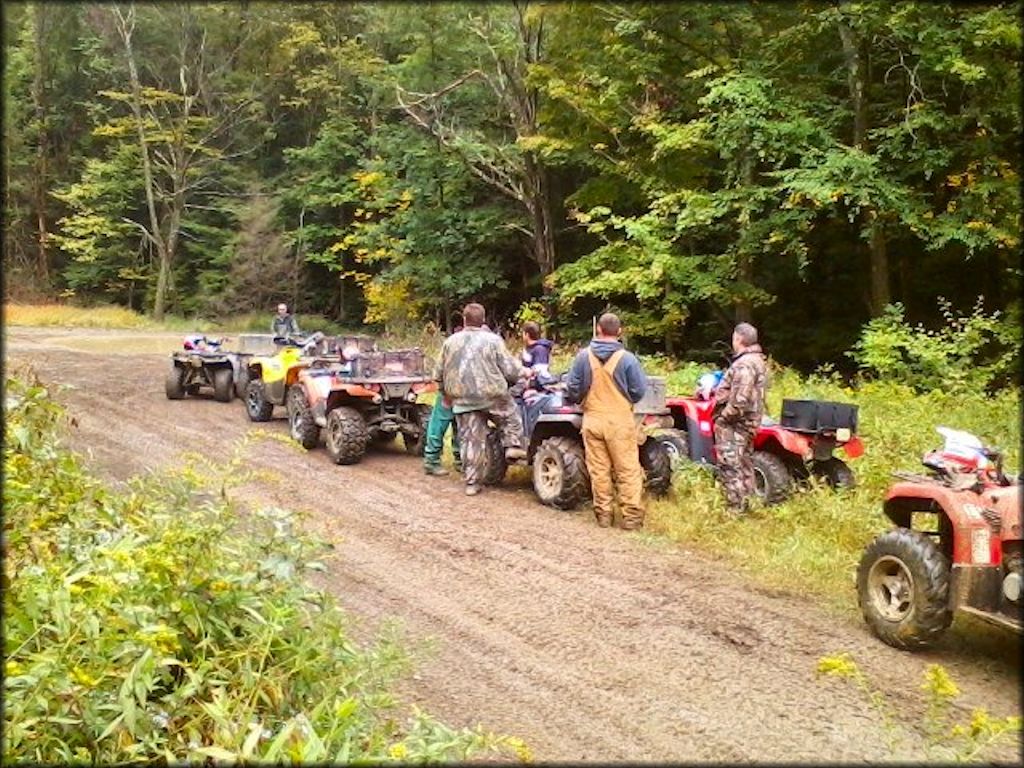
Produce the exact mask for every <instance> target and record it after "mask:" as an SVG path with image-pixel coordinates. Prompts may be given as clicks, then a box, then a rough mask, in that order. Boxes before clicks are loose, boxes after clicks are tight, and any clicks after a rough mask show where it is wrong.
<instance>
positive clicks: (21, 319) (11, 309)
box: [3, 303, 347, 334]
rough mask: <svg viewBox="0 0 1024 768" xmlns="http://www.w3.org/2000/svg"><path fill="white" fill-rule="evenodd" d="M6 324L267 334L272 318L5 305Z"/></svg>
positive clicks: (321, 322)
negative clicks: (159, 315)
mask: <svg viewBox="0 0 1024 768" xmlns="http://www.w3.org/2000/svg"><path fill="white" fill-rule="evenodd" d="M3 312H4V314H3V319H4V324H5V325H12V326H35V327H46V328H96V329H102V330H146V331H181V332H186V331H197V332H199V333H245V332H254V333H269V332H270V320H271V318H272V315H271V314H270V313H267V312H248V313H245V314H239V315H232V316H229V317H224V318H218V319H209V318H203V317H198V316H193V317H182V316H180V315H166V316H165V317H164V319H163V320H162V321H160V322H157V321H156V320H153V319H152V318H151V317H149V316H148V315H144V314H141V313H139V312H136V311H134V310H131V309H127V308H125V307H118V306H112V305H98V306H94V307H78V306H74V305H71V304H17V303H6V304H4V310H3ZM299 320H300V323H301V325H302V327H304V328H307V329H309V330H317V331H323V332H324V333H327V334H339V333H345V332H347V329H345V328H344V327H343V326H340V325H338V324H337V323H333V322H331V321H329V320H327V319H326V318H323V317H318V316H315V315H314V316H308V317H306V316H303V317H300V318H299Z"/></svg>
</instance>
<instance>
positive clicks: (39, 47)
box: [32, 2, 50, 291]
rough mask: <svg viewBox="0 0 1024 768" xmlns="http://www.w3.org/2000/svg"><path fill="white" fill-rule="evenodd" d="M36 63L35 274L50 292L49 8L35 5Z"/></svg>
mask: <svg viewBox="0 0 1024 768" xmlns="http://www.w3.org/2000/svg"><path fill="white" fill-rule="evenodd" d="M33 14H34V19H33V21H34V27H35V30H34V31H35V44H36V51H35V55H36V60H35V72H34V77H33V80H32V102H33V106H34V108H35V117H36V124H37V125H38V130H39V135H38V137H37V141H36V167H35V173H34V178H33V186H34V190H33V192H34V195H33V196H34V197H35V206H36V238H37V246H38V249H39V250H38V254H37V259H36V273H37V276H38V280H39V286H38V287H39V288H40V289H42V290H44V291H45V290H47V289H48V287H49V283H50V258H49V253H48V250H47V230H48V227H47V219H46V191H47V186H48V180H47V176H48V169H47V157H48V155H49V152H50V141H49V126H48V125H47V123H48V120H47V105H46V81H47V79H48V72H47V69H48V66H47V65H48V59H47V45H46V5H45V4H44V3H38V2H37V3H35V4H34V7H33Z"/></svg>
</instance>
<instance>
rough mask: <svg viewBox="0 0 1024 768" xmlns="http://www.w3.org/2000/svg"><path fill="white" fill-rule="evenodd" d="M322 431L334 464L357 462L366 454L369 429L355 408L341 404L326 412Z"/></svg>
mask: <svg viewBox="0 0 1024 768" xmlns="http://www.w3.org/2000/svg"><path fill="white" fill-rule="evenodd" d="M324 432H325V435H324V442H325V443H326V444H327V453H328V454H329V455H330V457H331V459H332V460H333V461H334V463H335V464H357V463H359V461H360V460H361V459H362V458H363V456H365V455H366V447H367V446H368V445H369V443H370V431H369V429H367V427H366V420H365V419H364V418H363V415H362V414H361V413H359V411H357V410H356V409H355V408H349V407H348V406H341V407H339V408H335V409H334V410H333V411H331V412H330V413H328V414H327V427H326V429H325V430H324Z"/></svg>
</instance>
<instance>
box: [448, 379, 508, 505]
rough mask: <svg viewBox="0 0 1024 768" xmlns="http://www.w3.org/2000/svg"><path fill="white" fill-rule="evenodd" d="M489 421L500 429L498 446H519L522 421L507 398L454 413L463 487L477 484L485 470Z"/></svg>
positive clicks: (506, 396) (500, 398)
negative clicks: (457, 429) (499, 444)
mask: <svg viewBox="0 0 1024 768" xmlns="http://www.w3.org/2000/svg"><path fill="white" fill-rule="evenodd" d="M489 421H493V422H494V423H495V424H496V425H497V426H498V428H499V429H500V430H501V444H502V445H503V446H504V447H505V448H521V447H522V443H523V420H522V418H521V417H520V415H519V409H518V408H517V407H516V403H515V401H514V400H513V399H512V398H511V397H509V396H508V395H504V396H503V397H499V398H496V399H495V400H494V401H493V402H492V403H491V405H490V407H489V408H487V409H481V410H478V411H466V412H465V413H457V414H455V423H456V424H457V425H458V428H459V442H460V444H461V448H462V467H463V476H464V477H465V479H466V485H479V484H480V483H481V481H482V479H483V476H484V471H485V470H486V468H487V432H488V430H489V427H488V422H489Z"/></svg>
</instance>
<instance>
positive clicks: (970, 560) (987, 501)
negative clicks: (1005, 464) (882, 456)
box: [883, 481, 1021, 565]
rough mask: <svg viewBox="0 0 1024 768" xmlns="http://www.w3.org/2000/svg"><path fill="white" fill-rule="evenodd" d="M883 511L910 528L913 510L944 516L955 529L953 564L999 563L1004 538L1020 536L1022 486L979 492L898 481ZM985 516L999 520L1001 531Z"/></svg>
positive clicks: (1011, 538)
mask: <svg viewBox="0 0 1024 768" xmlns="http://www.w3.org/2000/svg"><path fill="white" fill-rule="evenodd" d="M883 510H884V512H885V514H886V517H888V518H889V519H890V520H892V521H893V522H894V523H895V524H896V525H898V526H901V527H903V528H910V527H911V518H912V513H914V512H929V513H932V514H939V515H945V517H946V518H947V519H948V520H949V522H950V524H951V526H952V531H953V564H954V565H997V564H999V563H1000V562H1001V560H1002V541H1003V540H1014V539H1016V540H1020V538H1021V511H1020V486H1010V487H1008V488H994V489H989V490H985V491H983V492H982V493H976V492H974V491H972V490H956V489H954V488H950V487H948V486H945V485H940V484H939V483H920V482H911V481H904V482H898V483H895V484H894V485H893V486H892V487H891V488H890V489H889V492H888V493H887V494H886V496H885V504H884V506H883ZM986 517H988V518H992V519H999V520H1000V531H1001V532H1000V533H996V532H994V531H993V527H992V525H991V524H990V522H989V520H988V519H986Z"/></svg>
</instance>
